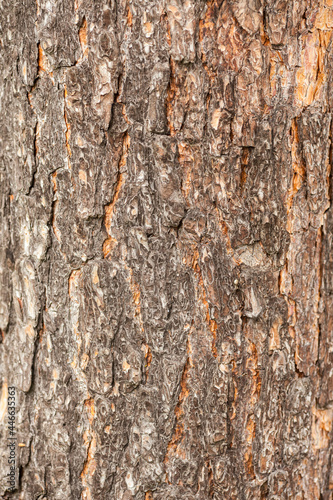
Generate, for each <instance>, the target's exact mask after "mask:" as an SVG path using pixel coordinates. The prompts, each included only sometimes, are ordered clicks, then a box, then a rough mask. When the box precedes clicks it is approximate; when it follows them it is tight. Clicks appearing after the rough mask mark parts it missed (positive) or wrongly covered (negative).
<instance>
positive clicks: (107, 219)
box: [103, 132, 130, 258]
mask: <svg viewBox="0 0 333 500" xmlns="http://www.w3.org/2000/svg"><path fill="white" fill-rule="evenodd" d="M129 147H130V136H129V133H128V132H125V134H124V137H123V148H122V155H121V157H120V160H119V163H118V176H117V180H116V183H115V186H114V191H113V196H112V200H111V202H110V203H109V204H108V205H106V207H105V216H104V225H105V229H106V232H107V234H108V237H107V238H106V240H105V241H104V243H103V255H104V258H107V257H109V256H110V254H111V253H112V250H113V249H114V247H115V245H116V244H117V240H116V239H115V238H113V237H112V218H113V213H114V208H115V205H116V203H117V201H118V199H119V196H120V192H121V188H122V186H123V184H124V181H125V173H124V170H125V166H126V161H127V156H128V151H129Z"/></svg>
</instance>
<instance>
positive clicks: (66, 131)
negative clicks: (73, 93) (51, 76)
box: [64, 84, 72, 169]
mask: <svg viewBox="0 0 333 500" xmlns="http://www.w3.org/2000/svg"><path fill="white" fill-rule="evenodd" d="M66 101H67V86H66V84H64V120H65V126H66V130H65V144H66V149H67V161H68V168H69V169H71V163H70V157H71V156H72V152H71V147H70V144H69V141H70V137H71V126H70V123H69V121H68V117H67V110H66Z"/></svg>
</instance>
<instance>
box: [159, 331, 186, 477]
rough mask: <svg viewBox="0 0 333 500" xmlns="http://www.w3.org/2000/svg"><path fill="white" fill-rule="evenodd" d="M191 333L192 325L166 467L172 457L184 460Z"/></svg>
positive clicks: (165, 459) (164, 461) (166, 457)
mask: <svg viewBox="0 0 333 500" xmlns="http://www.w3.org/2000/svg"><path fill="white" fill-rule="evenodd" d="M192 331H193V324H192V325H191V327H190V329H189V334H188V337H187V346H186V351H187V359H186V362H185V365H184V368H183V373H182V376H181V380H180V388H181V390H180V393H179V396H178V403H177V405H176V407H175V426H174V431H173V433H172V437H171V439H170V441H169V443H168V445H167V451H166V454H165V457H164V460H163V463H164V466H166V465H167V464H168V463H169V461H170V458H171V456H172V455H176V456H179V457H180V458H183V459H185V454H184V451H183V450H181V448H180V446H181V444H182V442H183V440H184V438H185V424H184V415H185V412H184V409H183V406H184V404H185V402H186V399H187V398H188V396H189V393H190V390H189V387H188V383H187V382H188V378H189V373H190V370H191V368H193V360H192V347H191V334H192ZM166 482H167V483H168V484H171V482H170V481H169V478H168V474H166Z"/></svg>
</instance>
